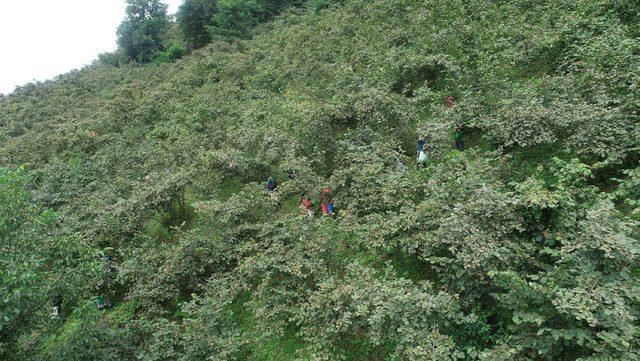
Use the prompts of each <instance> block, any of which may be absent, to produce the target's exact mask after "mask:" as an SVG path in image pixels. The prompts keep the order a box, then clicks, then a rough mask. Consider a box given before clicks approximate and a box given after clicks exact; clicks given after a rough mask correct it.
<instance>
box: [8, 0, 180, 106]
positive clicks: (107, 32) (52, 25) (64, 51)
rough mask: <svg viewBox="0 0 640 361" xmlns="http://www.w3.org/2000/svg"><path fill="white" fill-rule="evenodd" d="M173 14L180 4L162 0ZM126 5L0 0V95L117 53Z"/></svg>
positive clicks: (118, 0) (100, 0) (117, 1)
mask: <svg viewBox="0 0 640 361" xmlns="http://www.w3.org/2000/svg"><path fill="white" fill-rule="evenodd" d="M164 3H166V4H168V5H169V13H170V14H172V13H175V11H176V10H178V7H179V6H180V4H181V3H182V0H164ZM124 9H125V0H0V93H5V94H6V93H10V92H12V91H13V89H14V87H15V86H16V85H24V84H26V83H29V82H31V81H33V80H46V79H51V78H52V77H54V76H56V75H58V74H62V73H66V72H68V71H70V70H72V69H75V68H80V67H82V66H83V65H86V64H89V63H91V61H92V60H94V59H96V57H97V55H98V54H100V53H103V52H107V51H112V50H114V49H115V48H116V28H117V27H118V25H119V24H120V22H121V21H122V18H123V17H124Z"/></svg>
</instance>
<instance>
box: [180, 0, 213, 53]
mask: <svg viewBox="0 0 640 361" xmlns="http://www.w3.org/2000/svg"><path fill="white" fill-rule="evenodd" d="M217 5H218V1H217V0H184V3H183V4H182V5H181V6H180V9H179V10H178V14H177V21H178V24H179V25H180V31H181V32H182V35H183V37H184V40H185V41H186V42H187V44H188V45H189V47H190V48H191V49H197V48H201V47H203V46H205V45H207V43H209V41H210V40H211V36H210V35H209V32H208V31H207V27H208V26H211V25H212V22H213V15H214V14H215V13H216V11H217Z"/></svg>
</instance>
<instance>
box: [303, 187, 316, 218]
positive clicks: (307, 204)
mask: <svg viewBox="0 0 640 361" xmlns="http://www.w3.org/2000/svg"><path fill="white" fill-rule="evenodd" d="M300 205H301V206H302V212H303V213H304V212H306V213H307V216H309V218H312V217H313V203H312V202H311V199H309V197H307V193H303V194H302V198H301V199H300Z"/></svg>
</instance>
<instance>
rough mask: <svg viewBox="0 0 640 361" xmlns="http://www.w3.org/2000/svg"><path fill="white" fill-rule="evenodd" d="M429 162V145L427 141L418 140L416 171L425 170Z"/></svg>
mask: <svg viewBox="0 0 640 361" xmlns="http://www.w3.org/2000/svg"><path fill="white" fill-rule="evenodd" d="M428 161H429V145H428V144H427V142H426V141H424V140H422V139H420V140H418V161H417V164H416V169H420V168H425V167H426V166H427V162H428Z"/></svg>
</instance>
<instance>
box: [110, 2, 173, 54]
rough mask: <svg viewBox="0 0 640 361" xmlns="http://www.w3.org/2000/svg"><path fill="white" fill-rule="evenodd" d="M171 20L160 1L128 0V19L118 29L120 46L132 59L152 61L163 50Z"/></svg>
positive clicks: (165, 7)
mask: <svg viewBox="0 0 640 361" xmlns="http://www.w3.org/2000/svg"><path fill="white" fill-rule="evenodd" d="M168 26H169V19H168V18H167V5H166V4H164V3H162V2H161V1H160V0H127V12H126V17H125V19H124V21H123V22H122V24H120V26H119V27H118V45H119V46H120V48H121V49H122V50H123V51H124V53H125V55H127V56H128V57H129V58H130V59H134V60H137V61H139V62H143V63H144V62H148V61H151V60H152V59H153V57H154V55H155V54H156V53H157V52H159V51H162V50H163V41H162V40H163V36H164V34H165V31H166V30H167V27H168Z"/></svg>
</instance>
